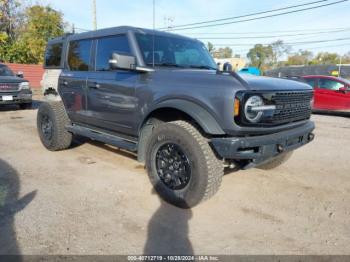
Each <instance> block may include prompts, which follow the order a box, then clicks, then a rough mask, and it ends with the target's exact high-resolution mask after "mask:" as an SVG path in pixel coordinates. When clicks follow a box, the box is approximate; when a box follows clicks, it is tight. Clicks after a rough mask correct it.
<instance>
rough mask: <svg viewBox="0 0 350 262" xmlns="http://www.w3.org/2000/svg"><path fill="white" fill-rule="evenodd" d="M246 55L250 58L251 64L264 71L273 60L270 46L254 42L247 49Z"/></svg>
mask: <svg viewBox="0 0 350 262" xmlns="http://www.w3.org/2000/svg"><path fill="white" fill-rule="evenodd" d="M247 57H248V58H249V60H250V64H251V66H255V67H257V68H259V69H260V70H262V71H264V70H266V69H268V67H269V66H270V65H271V63H272V61H273V49H272V46H271V45H267V46H264V45H262V44H256V45H255V46H254V47H253V48H252V49H250V50H249V52H248V54H247Z"/></svg>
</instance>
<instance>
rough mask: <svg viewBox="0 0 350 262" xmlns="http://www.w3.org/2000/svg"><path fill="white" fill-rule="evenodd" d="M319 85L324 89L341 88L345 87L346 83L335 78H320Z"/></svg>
mask: <svg viewBox="0 0 350 262" xmlns="http://www.w3.org/2000/svg"><path fill="white" fill-rule="evenodd" d="M319 87H320V88H322V89H328V90H336V91H337V90H339V88H341V87H344V84H342V83H340V82H337V81H333V80H328V79H320V80H319Z"/></svg>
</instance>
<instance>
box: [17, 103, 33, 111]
mask: <svg viewBox="0 0 350 262" xmlns="http://www.w3.org/2000/svg"><path fill="white" fill-rule="evenodd" d="M19 108H20V109H21V110H26V109H31V108H32V103H23V104H19Z"/></svg>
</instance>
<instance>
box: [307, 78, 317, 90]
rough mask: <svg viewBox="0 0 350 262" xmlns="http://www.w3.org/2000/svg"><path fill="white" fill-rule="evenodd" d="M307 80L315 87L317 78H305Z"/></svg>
mask: <svg viewBox="0 0 350 262" xmlns="http://www.w3.org/2000/svg"><path fill="white" fill-rule="evenodd" d="M305 81H306V83H307V84H308V85H310V86H312V88H315V83H316V79H311V78H305Z"/></svg>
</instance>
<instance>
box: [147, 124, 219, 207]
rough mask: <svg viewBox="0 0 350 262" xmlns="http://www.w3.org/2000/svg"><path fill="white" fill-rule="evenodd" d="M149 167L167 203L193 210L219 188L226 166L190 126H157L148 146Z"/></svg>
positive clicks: (158, 190) (149, 171)
mask: <svg viewBox="0 0 350 262" xmlns="http://www.w3.org/2000/svg"><path fill="white" fill-rule="evenodd" d="M146 167H147V171H148V176H149V178H150V180H151V183H152V184H153V186H154V188H155V190H156V191H157V192H158V193H159V195H160V196H161V197H162V198H163V199H164V200H165V201H167V202H169V203H171V204H174V205H176V206H178V207H181V208H190V207H193V206H195V205H197V204H198V203H200V202H201V201H203V200H206V199H208V198H210V197H211V196H213V195H214V194H215V193H216V192H217V191H218V189H219V186H220V184H221V180H222V176H223V174H224V166H223V163H222V161H220V160H219V159H218V158H217V157H216V156H215V154H214V152H213V150H212V149H211V147H210V146H209V144H208V141H207V139H206V138H205V137H203V136H202V135H201V133H200V132H199V131H198V130H197V129H196V128H195V127H194V126H192V125H191V124H190V123H188V122H185V121H175V122H169V123H163V124H159V125H157V126H156V127H155V128H154V130H153V133H152V135H151V136H150V139H149V141H148V144H147V148H146Z"/></svg>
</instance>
